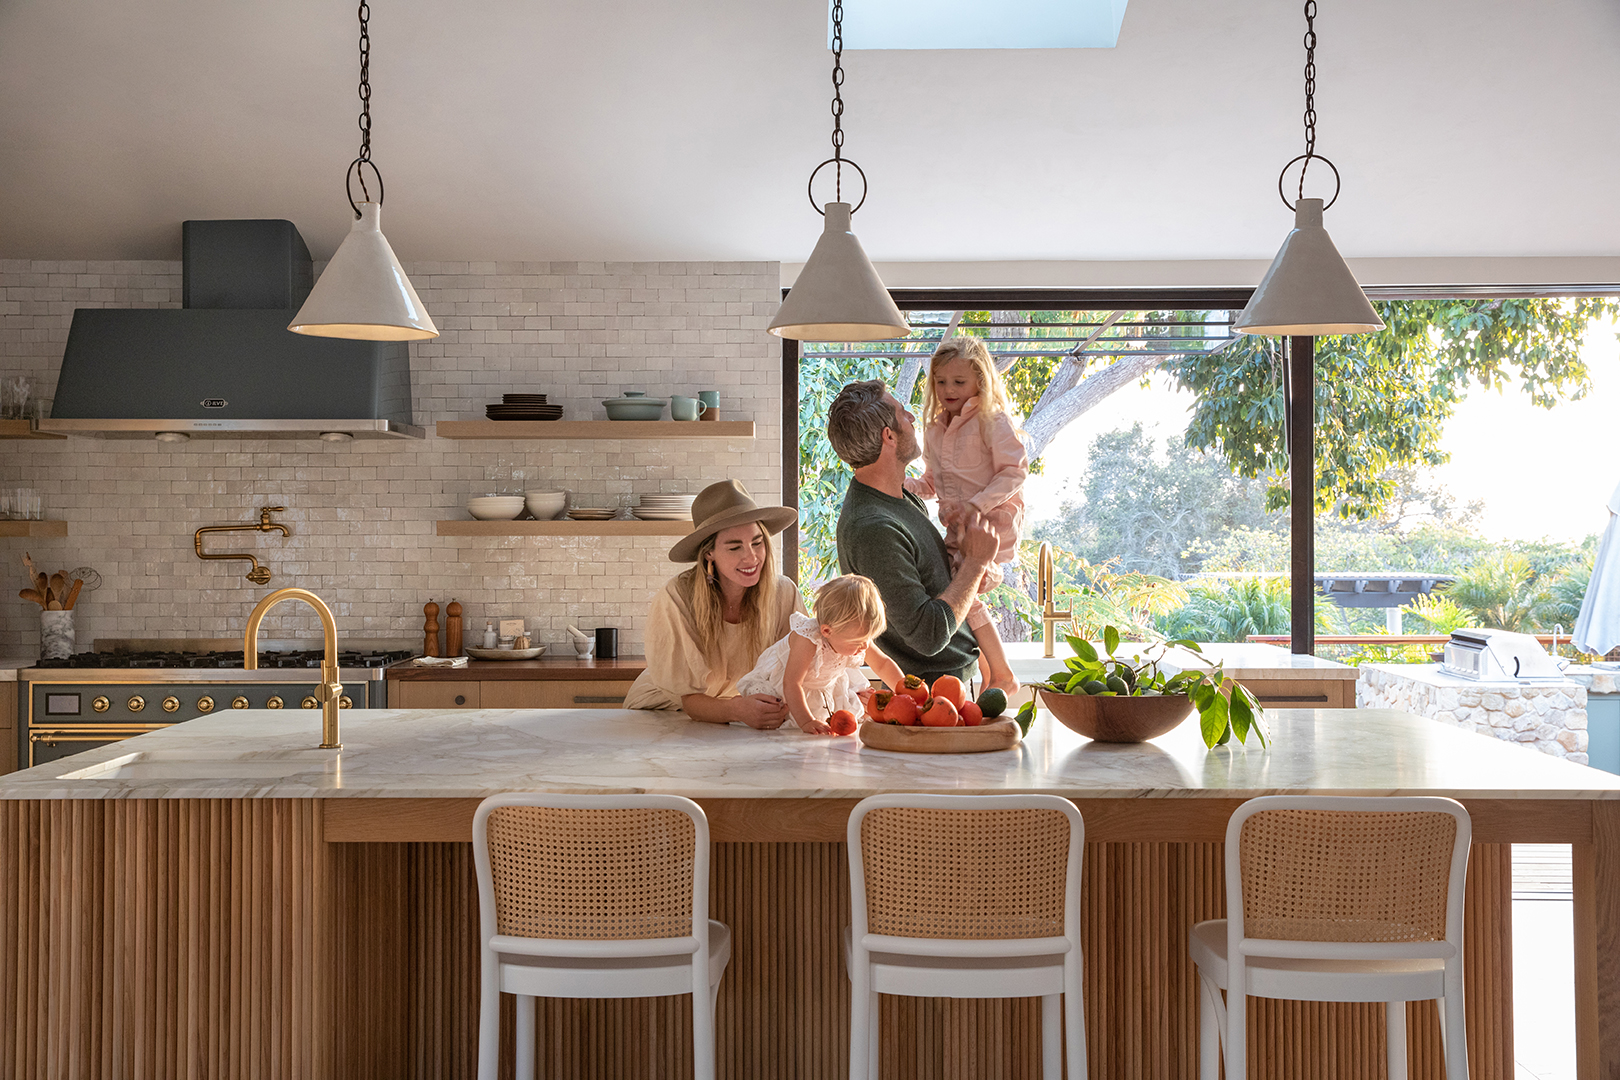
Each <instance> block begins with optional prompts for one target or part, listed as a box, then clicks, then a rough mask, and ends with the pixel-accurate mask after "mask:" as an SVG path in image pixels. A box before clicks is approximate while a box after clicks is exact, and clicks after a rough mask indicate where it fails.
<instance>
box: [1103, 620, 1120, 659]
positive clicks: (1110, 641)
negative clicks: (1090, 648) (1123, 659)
mask: <svg viewBox="0 0 1620 1080" xmlns="http://www.w3.org/2000/svg"><path fill="white" fill-rule="evenodd" d="M1103 648H1105V649H1107V650H1108V655H1109V656H1113V655H1114V650H1115V649H1117V648H1119V631H1118V630H1115V629H1114V628H1113V627H1112V626H1105V627H1103Z"/></svg>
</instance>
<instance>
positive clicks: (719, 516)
mask: <svg viewBox="0 0 1620 1080" xmlns="http://www.w3.org/2000/svg"><path fill="white" fill-rule="evenodd" d="M692 520H693V521H695V522H697V523H698V526H697V528H695V529H693V530H692V531H691V532H690V533H687V534H686V536H685V537H684V538H683V539H682V540H681V541H680V543H678V544H676V545H675V546H674V547H672V548H670V549H669V561H670V562H696V561H697V557H698V548H700V547H702V546H703V541H705V540H707V539H708V538H709V537H711V536H713V535H714V534H715V533H717V532H720V531H722V530H724V529H729V528H731V527H732V526H733V525H746V524H748V523H749V522H750V521H757V522H759V523H760V524H761V525H764V526H765V531H766V532H768V533H770V534H772V535H773V536H774V535H775V534H776V533H779V532H781V531H782V530H783V529H785V528H787V527H788V526H789V525H791V524H793V523H794V522H795V521H798V520H799V512H798V511H797V510H795V509H793V507H791V506H760V505H759V504H758V503H756V502H755V501H754V497H753V496H752V495H750V494H748V489H747V488H745V487H743V486H742V485H741V484H739V483H738V482H737V481H735V480H722V481H720V483H718V484H710V485H709V486H708V487H706V488H704V489H703V491H702V492H701V493H699V495H698V497H697V498H695V499H693V500H692Z"/></svg>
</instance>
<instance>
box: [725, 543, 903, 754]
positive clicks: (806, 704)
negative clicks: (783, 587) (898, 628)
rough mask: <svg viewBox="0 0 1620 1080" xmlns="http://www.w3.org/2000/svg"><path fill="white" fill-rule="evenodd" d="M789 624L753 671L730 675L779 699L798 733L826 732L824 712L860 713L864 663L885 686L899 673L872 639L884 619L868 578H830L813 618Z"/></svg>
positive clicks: (748, 689) (796, 617)
mask: <svg viewBox="0 0 1620 1080" xmlns="http://www.w3.org/2000/svg"><path fill="white" fill-rule="evenodd" d="M788 622H789V623H790V624H791V625H792V627H793V632H792V633H790V634H788V635H787V636H786V637H784V638H783V639H782V640H781V641H778V642H777V643H776V644H775V645H772V646H771V647H770V648H768V649H766V650H765V651H764V652H763V653H761V654H760V656H759V662H758V663H756V664H755V665H754V670H752V671H750V672H749V673H748V674H746V675H744V676H743V677H742V678H741V679H739V680H738V681H737V691H738V692H739V693H742V694H769V695H771V696H772V697H779V698H782V699H783V700H785V701H786V702H787V706H788V715H789V716H791V717H792V718H793V722H794V724H796V725H797V726H798V728H799V730H800V731H803V732H806V733H807V734H810V735H830V734H832V728H831V727H830V726H829V725H828V724H827V717H829V716H831V715H832V714H833V713H834V712H837V711H838V710H839V709H847V710H849V711H850V712H852V713H854V714H855V715H856V716H859V715H860V714H861V710H862V708H863V706H862V703H861V697H860V695H861V694H862V693H863V692H866V691H868V690H870V689H871V688H870V686H869V685H868V683H867V681H866V676H864V675H862V674H861V665H862V664H863V663H864V664H866V665H867V666H868V667H870V668H871V669H872V671H873V673H874V674H875V675H877V677H878V678H880V679H882V680H883V682H884V684H885V685H887V686H888V687H889V688H890V689H891V690H892V689H894V688H896V687H898V686H899V685H900V682H901V680H902V679H904V678H905V676H904V675H902V674H901V673H900V668H899V667H897V666H896V665H895V662H894V661H893V660H890V659H889V658H888V657H887V656H886V655H884V652H883V650H882V649H880V648H878V647H877V646H876V645H874V644H873V643H872V639H873V638H875V637H877V636H878V635H879V634H881V633H883V631H884V629H885V627H887V625H888V620H887V618H886V617H885V616H884V613H883V597H882V596H881V595H879V594H878V587H877V585H875V584H873V582H872V579H871V578H864V577H861V576H860V575H859V574H845V575H844V576H843V577H835V578H833V579H832V580H831V581H829V582H827V583H826V584H824V585H822V586H821V588H819V589H817V590H816V616H815V618H813V619H812V618H811V617H810V616H808V615H800V614H797V613H795V614H793V615H791V616H789V618H788Z"/></svg>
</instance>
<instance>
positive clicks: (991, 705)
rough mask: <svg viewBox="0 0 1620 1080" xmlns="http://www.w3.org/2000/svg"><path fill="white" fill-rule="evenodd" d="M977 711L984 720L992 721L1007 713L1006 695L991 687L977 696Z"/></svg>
mask: <svg viewBox="0 0 1620 1080" xmlns="http://www.w3.org/2000/svg"><path fill="white" fill-rule="evenodd" d="M979 711H980V712H982V713H983V714H984V718H985V719H986V720H994V719H995V718H996V717H998V716H1000V715H1001V714H1002V713H1004V712H1006V711H1007V695H1006V694H1005V693H1003V692H1002V691H1000V690H998V689H996V688H995V687H993V686H992V687H991V688H990V689H988V690H986V691H985V692H984V693H982V694H980V695H979Z"/></svg>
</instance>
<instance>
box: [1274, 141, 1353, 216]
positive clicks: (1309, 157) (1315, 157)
mask: <svg viewBox="0 0 1620 1080" xmlns="http://www.w3.org/2000/svg"><path fill="white" fill-rule="evenodd" d="M1298 161H1303V162H1305V167H1306V168H1310V163H1311V162H1312V161H1320V162H1322V163H1323V164H1324V165H1326V166H1327V167H1328V168H1330V169H1332V170H1333V198H1331V199H1329V200H1328V201H1327V202H1325V203H1323V204H1322V209H1323V210H1326V209H1327V208H1328V207H1330V206H1332V205H1333V204H1334V203H1336V202H1338V201H1339V190H1340V188H1341V187H1342V186H1343V185H1342V183H1341V182H1340V180H1339V169H1338V166H1336V165H1334V164H1333V162H1331V161H1329V160H1328V159H1327V158H1325V157H1323V156H1322V155H1321V154H1301V155H1299V157H1297V158H1294V159H1293V161H1290V162H1289V163H1288V164H1286V165H1284V166H1283V167H1282V172H1280V173H1278V174H1277V197H1278V198H1279V199H1281V200H1282V201H1283V205H1284V206H1286V207H1288V209H1290V210H1292V209H1294V204H1293V203H1291V202H1289V201H1288V196H1287V195H1286V194H1285V193H1284V192H1283V181H1284V180H1285V179H1287V178H1288V170H1289V169H1292V168H1293V167H1294V163H1295V162H1298ZM1304 179H1305V176H1304V174H1303V173H1301V174H1300V181H1301V185H1302V186H1303V182H1304ZM1302 197H1303V196H1302Z"/></svg>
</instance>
